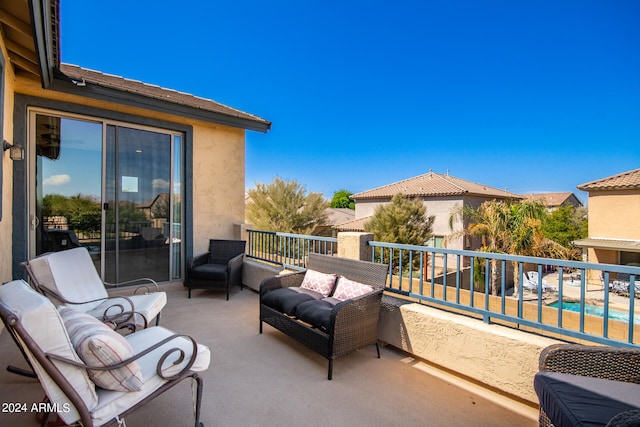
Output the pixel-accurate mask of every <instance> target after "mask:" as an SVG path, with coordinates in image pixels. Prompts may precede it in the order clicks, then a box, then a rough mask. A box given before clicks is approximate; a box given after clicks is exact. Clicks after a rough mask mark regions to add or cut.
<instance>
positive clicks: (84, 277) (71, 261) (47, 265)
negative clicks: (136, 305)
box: [29, 248, 109, 311]
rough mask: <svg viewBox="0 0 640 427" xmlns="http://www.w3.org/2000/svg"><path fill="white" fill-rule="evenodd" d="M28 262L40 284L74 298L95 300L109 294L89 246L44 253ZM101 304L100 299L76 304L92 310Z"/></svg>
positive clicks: (68, 297)
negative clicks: (87, 247)
mask: <svg viewBox="0 0 640 427" xmlns="http://www.w3.org/2000/svg"><path fill="white" fill-rule="evenodd" d="M29 265H30V266H31V269H32V271H33V274H34V275H35V276H36V279H37V280H38V283H40V285H42V286H44V287H46V288H48V289H50V290H52V291H54V292H56V293H58V294H59V295H60V296H62V297H64V298H65V299H67V300H69V301H71V302H81V301H92V300H97V299H102V298H107V297H108V296H109V295H108V294H107V290H106V289H105V287H104V283H103V282H102V279H100V276H99V275H98V271H97V270H96V267H95V265H94V264H93V260H92V259H91V255H89V251H88V250H87V249H86V248H73V249H67V250H64V251H60V252H52V253H47V254H43V255H41V256H39V257H36V258H34V259H32V260H30V261H29ZM99 304H100V301H98V302H92V303H87V304H82V305H76V308H78V309H79V310H80V311H89V310H91V309H93V308H95V307H96V306H97V305H99Z"/></svg>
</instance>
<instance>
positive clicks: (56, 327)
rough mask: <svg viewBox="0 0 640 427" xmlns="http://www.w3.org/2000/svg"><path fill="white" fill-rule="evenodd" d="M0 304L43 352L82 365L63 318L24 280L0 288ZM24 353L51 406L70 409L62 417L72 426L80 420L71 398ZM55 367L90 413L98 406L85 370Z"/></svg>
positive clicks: (74, 367)
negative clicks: (9, 311) (14, 315)
mask: <svg viewBox="0 0 640 427" xmlns="http://www.w3.org/2000/svg"><path fill="white" fill-rule="evenodd" d="M0 301H1V302H2V303H3V304H4V305H5V306H6V307H8V308H9V309H11V311H12V312H14V313H16V315H17V316H18V318H19V320H20V323H21V324H22V326H23V327H24V328H25V329H26V332H27V333H28V334H29V336H30V337H31V338H32V339H33V340H34V341H35V342H36V343H37V344H38V346H39V347H40V349H41V350H42V351H43V352H46V353H51V354H55V355H58V356H60V357H63V358H65V359H69V360H73V361H75V362H78V363H82V360H81V359H80V358H79V357H78V355H77V354H76V352H75V350H74V349H73V346H72V344H71V340H70V339H69V335H67V331H66V329H65V327H64V323H63V321H62V318H61V317H60V314H59V313H58V311H57V310H56V308H55V307H54V305H53V304H52V303H51V301H49V299H47V298H46V297H45V296H43V295H41V294H39V293H37V292H35V291H34V290H33V289H31V288H30V287H29V285H28V284H27V283H26V282H24V281H23V280H14V281H12V282H9V283H6V284H4V285H2V286H0ZM25 351H26V352H27V356H28V357H29V360H30V362H31V365H32V366H33V369H34V370H35V372H36V374H37V375H38V380H39V381H40V383H41V384H42V387H43V388H44V390H45V392H46V394H47V396H48V397H49V400H50V401H51V403H52V404H54V405H57V406H58V407H60V408H63V407H65V405H69V407H70V408H71V409H70V410H69V411H61V412H60V413H59V415H60V417H61V418H62V419H63V420H64V422H65V423H67V424H73V423H74V422H75V421H77V420H78V419H80V415H79V414H78V411H77V410H76V408H75V406H74V405H73V404H72V403H71V401H70V400H69V398H68V397H67V396H66V395H65V394H64V393H63V392H62V390H61V389H60V388H59V387H58V386H57V385H56V383H55V382H54V381H53V379H52V378H51V377H50V376H49V375H48V374H47V373H46V372H45V370H44V368H43V367H42V365H40V364H39V363H38V361H37V360H35V359H34V357H33V355H32V353H31V352H30V351H29V350H28V348H25ZM52 363H53V364H54V365H56V367H57V368H58V370H59V371H60V373H61V374H62V375H63V376H64V377H65V379H66V380H67V381H68V382H69V384H70V385H71V387H73V388H74V389H75V390H76V391H77V392H78V394H79V395H80V398H81V399H82V400H83V402H84V404H85V405H86V406H87V408H88V409H89V411H92V410H93V409H94V408H95V407H96V406H97V405H98V396H97V394H96V387H95V385H94V384H93V382H92V381H91V380H90V379H89V376H88V375H87V371H86V369H82V368H79V367H76V366H73V365H70V364H68V363H64V362H58V361H55V360H54V361H53V362H52Z"/></svg>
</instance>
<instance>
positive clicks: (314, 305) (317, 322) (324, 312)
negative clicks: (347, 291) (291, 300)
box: [296, 298, 340, 332]
mask: <svg viewBox="0 0 640 427" xmlns="http://www.w3.org/2000/svg"><path fill="white" fill-rule="evenodd" d="M339 302H340V300H339V299H336V298H322V299H319V300H312V301H307V302H303V303H301V304H299V305H298V306H297V307H296V317H297V318H298V319H300V320H302V321H303V322H307V323H309V324H310V325H312V326H314V327H316V328H318V329H320V330H321V331H323V332H327V331H328V330H329V324H330V323H331V311H332V310H333V307H334V306H335V305H336V304H338V303H339Z"/></svg>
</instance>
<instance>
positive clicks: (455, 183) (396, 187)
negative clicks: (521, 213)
mask: <svg viewBox="0 0 640 427" xmlns="http://www.w3.org/2000/svg"><path fill="white" fill-rule="evenodd" d="M397 193H404V194H406V195H407V196H414V197H416V196H421V197H435V196H453V195H479V196H489V197H495V198H499V199H506V198H514V199H520V198H521V197H520V196H518V195H517V194H513V193H510V192H508V191H505V190H499V189H497V188H493V187H489V186H487V185H483V184H478V183H475V182H470V181H466V180H464V179H460V178H456V177H454V176H451V175H442V174H438V173H435V172H429V173H427V174H424V175H419V176H416V177H413V178H409V179H405V180H403V181H398V182H395V183H393V184H388V185H384V186H382V187H378V188H374V189H372V190H368V191H363V192H361V193H357V194H354V195H352V196H351V198H352V199H355V200H363V199H378V198H382V199H384V198H391V197H393V196H394V195H395V194H397Z"/></svg>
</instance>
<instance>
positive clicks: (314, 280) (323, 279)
mask: <svg viewBox="0 0 640 427" xmlns="http://www.w3.org/2000/svg"><path fill="white" fill-rule="evenodd" d="M337 277H338V276H337V275H335V274H325V273H320V272H319V271H315V270H307V272H306V273H305V274H304V279H303V280H302V284H301V285H300V287H301V288H304V289H309V290H310V291H314V292H317V293H319V294H322V296H323V297H325V298H326V297H328V296H329V295H331V291H333V287H334V286H335V285H336V278H337Z"/></svg>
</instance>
